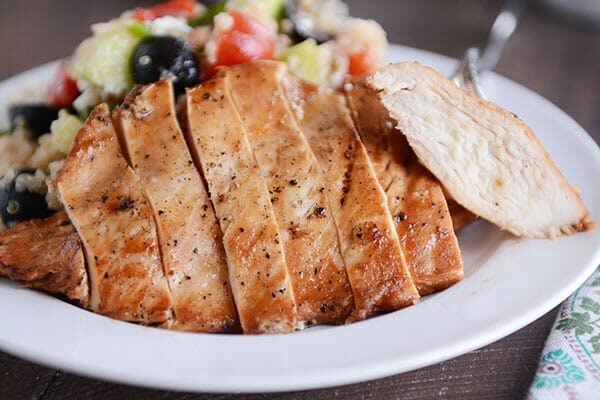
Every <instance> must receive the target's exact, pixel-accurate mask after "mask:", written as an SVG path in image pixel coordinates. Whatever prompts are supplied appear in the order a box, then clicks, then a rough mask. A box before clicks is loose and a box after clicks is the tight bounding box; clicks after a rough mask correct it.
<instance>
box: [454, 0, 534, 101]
mask: <svg viewBox="0 0 600 400" xmlns="http://www.w3.org/2000/svg"><path fill="white" fill-rule="evenodd" d="M527 3H528V0H508V1H506V2H505V3H504V6H503V7H502V10H501V11H500V13H499V14H498V16H497V17H496V20H495V21H494V24H493V25H492V29H491V30H490V34H489V37H488V41H487V44H486V46H485V48H484V50H483V53H482V52H481V50H480V49H479V48H477V47H469V48H468V49H467V51H466V52H465V55H464V57H463V59H462V61H461V62H460V64H459V66H458V69H457V70H456V72H455V73H454V74H453V75H452V77H451V78H450V79H452V81H453V82H454V83H455V84H456V85H458V87H460V88H461V89H463V90H465V91H467V92H469V93H472V94H474V95H476V96H479V97H482V98H485V95H484V93H483V90H482V89H481V84H480V76H481V74H482V73H483V72H484V71H491V70H493V69H494V68H495V67H496V65H497V64H498V60H500V56H501V55H502V50H503V49H504V46H505V45H506V42H507V41H508V39H509V38H510V37H511V35H512V34H513V32H514V31H515V29H516V28H517V24H518V22H519V19H520V18H521V15H522V14H523V12H524V11H525V9H526V8H527Z"/></svg>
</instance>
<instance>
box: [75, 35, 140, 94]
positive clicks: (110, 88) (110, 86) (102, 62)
mask: <svg viewBox="0 0 600 400" xmlns="http://www.w3.org/2000/svg"><path fill="white" fill-rule="evenodd" d="M132 27H133V28H132ZM139 31H140V30H139V26H138V25H132V24H128V25H115V26H114V27H110V28H108V29H107V30H106V31H104V32H102V33H99V34H96V35H94V36H92V37H91V38H88V39H86V40H85V41H83V43H81V44H80V45H79V47H78V48H77V51H76V52H75V56H74V57H73V61H72V65H71V66H72V71H73V73H74V75H75V77H77V78H78V79H79V78H81V79H84V80H86V81H88V82H89V83H91V84H93V85H95V86H97V87H99V88H101V89H102V90H103V91H104V92H105V93H107V94H111V95H114V96H123V95H124V94H125V93H126V92H127V91H128V90H129V89H131V87H132V86H133V78H132V74H131V70H130V62H129V60H130V58H131V54H132V53H133V50H134V48H135V47H136V46H137V45H138V43H139V42H140V41H141V40H142V38H143V37H142V35H140V32H139Z"/></svg>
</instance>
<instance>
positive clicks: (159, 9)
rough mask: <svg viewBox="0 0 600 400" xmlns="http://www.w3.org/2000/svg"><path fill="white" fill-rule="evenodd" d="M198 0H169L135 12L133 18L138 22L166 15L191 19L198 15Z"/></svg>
mask: <svg viewBox="0 0 600 400" xmlns="http://www.w3.org/2000/svg"><path fill="white" fill-rule="evenodd" d="M197 7H198V3H197V1H196V0H169V1H166V2H164V3H160V4H157V5H155V6H152V7H148V8H136V9H135V10H133V18H134V19H137V20H138V21H152V20H155V19H156V18H160V17H164V16H165V15H173V16H175V17H185V18H191V17H193V16H194V15H195V14H196V10H197Z"/></svg>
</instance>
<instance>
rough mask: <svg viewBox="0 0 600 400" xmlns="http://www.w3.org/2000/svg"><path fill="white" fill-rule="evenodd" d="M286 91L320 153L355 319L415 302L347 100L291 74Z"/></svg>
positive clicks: (378, 187)
mask: <svg viewBox="0 0 600 400" xmlns="http://www.w3.org/2000/svg"><path fill="white" fill-rule="evenodd" d="M285 85H286V89H287V90H286V92H287V95H288V98H289V99H290V101H291V103H292V108H293V109H294V111H295V115H296V118H297V120H298V121H299V124H300V127H301V129H302V132H303V133H304V136H305V137H306V138H307V140H308V142H309V143H310V147H311V149H312V151H313V152H314V154H315V155H316V157H317V159H318V161H319V165H320V168H321V171H322V173H323V177H324V179H325V182H324V183H325V186H324V187H325V188H326V193H327V194H328V196H329V200H330V204H331V206H332V208H333V210H332V211H333V215H334V216H335V220H336V223H337V227H338V232H339V235H340V242H341V246H342V254H343V255H344V260H345V262H346V268H347V270H348V277H349V278H350V283H351V285H352V290H353V292H354V303H355V310H354V312H353V315H352V318H351V319H365V318H368V317H369V316H372V315H375V314H377V313H380V312H386V311H393V310H397V309H399V308H401V307H405V306H408V305H411V304H413V303H415V302H416V301H417V300H418V298H419V294H418V293H417V289H416V288H415V286H414V284H413V281H412V279H411V276H410V273H409V271H408V268H407V266H406V262H405V259H404V255H403V253H402V249H401V247H400V243H399V240H398V235H397V233H396V229H395V227H394V223H393V221H392V216H391V215H390V212H389V210H388V208H387V203H386V197H385V193H384V191H383V189H382V188H381V186H380V185H379V183H378V181H377V177H376V175H375V171H374V170H373V167H372V166H371V163H370V161H369V157H368V155H367V152H366V150H365V148H364V146H363V144H362V143H361V141H360V138H359V136H358V133H357V132H356V130H355V129H354V126H353V123H352V118H351V115H350V112H349V110H348V108H347V107H346V103H345V100H344V96H343V95H342V94H340V93H337V92H334V91H332V90H330V89H327V88H319V87H316V86H313V85H310V84H308V83H305V82H301V81H299V80H298V79H296V78H294V77H292V76H288V77H286V79H285Z"/></svg>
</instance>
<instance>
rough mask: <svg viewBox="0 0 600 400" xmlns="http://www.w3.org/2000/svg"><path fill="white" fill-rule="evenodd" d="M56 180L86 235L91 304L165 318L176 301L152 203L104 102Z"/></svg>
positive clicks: (148, 318)
mask: <svg viewBox="0 0 600 400" xmlns="http://www.w3.org/2000/svg"><path fill="white" fill-rule="evenodd" d="M55 187H56V189H57V190H58V193H59V195H60V197H61V199H62V201H63V204H64V205H65V209H66V211H67V214H68V215H69V219H70V220H71V222H72V223H73V225H74V226H75V228H76V229H77V232H78V233H79V236H80V237H81V240H82V242H83V246H84V249H85V254H86V259H87V263H88V273H89V278H90V308H91V309H92V310H93V311H95V312H98V313H100V314H104V315H108V316H110V317H113V318H116V319H120V320H124V321H136V322H141V323H145V324H156V323H164V322H165V321H167V320H168V319H169V318H170V315H171V308H172V300H171V295H170V293H169V289H168V287H167V280H166V279H165V276H164V273H163V267H162V263H161V259H160V252H159V248H158V239H157V234H156V227H155V224H154V219H153V215H152V208H151V207H150V204H149V202H148V199H147V198H146V196H145V194H144V191H143V189H142V186H141V184H140V182H139V180H138V178H137V177H136V176H135V174H134V173H133V171H132V170H131V168H129V166H128V165H127V162H126V161H125V159H124V158H123V155H122V154H121V150H120V148H119V143H118V139H117V135H116V133H115V130H114V127H113V125H112V122H111V118H110V114H109V111H108V106H107V105H106V104H101V105H99V106H97V107H96V108H95V109H94V110H93V111H92V113H91V114H90V116H89V117H88V119H87V121H86V123H85V125H84V126H83V128H82V129H81V130H80V131H79V133H78V134H77V136H76V138H75V144H74V145H73V148H72V150H71V152H70V154H69V156H68V157H67V160H66V162H65V165H64V167H63V168H62V169H61V171H60V172H59V174H58V176H57V178H56V182H55Z"/></svg>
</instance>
